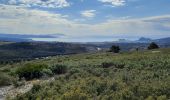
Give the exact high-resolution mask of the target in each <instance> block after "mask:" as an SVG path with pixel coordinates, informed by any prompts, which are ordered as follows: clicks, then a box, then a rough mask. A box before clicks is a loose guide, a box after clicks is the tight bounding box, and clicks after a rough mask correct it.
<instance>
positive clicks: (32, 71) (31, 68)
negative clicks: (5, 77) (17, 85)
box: [16, 63, 48, 80]
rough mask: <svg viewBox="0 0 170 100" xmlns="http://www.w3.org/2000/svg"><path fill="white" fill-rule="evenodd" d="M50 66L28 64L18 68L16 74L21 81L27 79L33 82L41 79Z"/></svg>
mask: <svg viewBox="0 0 170 100" xmlns="http://www.w3.org/2000/svg"><path fill="white" fill-rule="evenodd" d="M47 67H48V66H47V65H45V64H30V63H29V64H26V65H24V66H22V67H19V68H17V70H16V74H17V75H18V77H19V79H22V78H25V79H26V80H31V79H34V78H40V77H42V76H43V72H42V71H43V69H46V68H47Z"/></svg>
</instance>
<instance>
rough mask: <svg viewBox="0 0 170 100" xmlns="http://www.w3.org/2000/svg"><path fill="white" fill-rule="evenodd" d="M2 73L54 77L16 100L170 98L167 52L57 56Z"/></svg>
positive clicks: (13, 67)
mask: <svg viewBox="0 0 170 100" xmlns="http://www.w3.org/2000/svg"><path fill="white" fill-rule="evenodd" d="M26 63H29V64H26ZM38 66H41V67H38ZM32 68H33V69H32ZM35 68H36V69H37V68H38V69H39V70H35ZM33 70H34V71H33ZM32 71H33V72H35V71H37V72H36V73H42V74H33V72H32ZM1 72H2V73H4V74H6V73H11V72H12V73H13V74H12V75H13V76H15V74H18V75H17V76H19V77H20V78H22V77H24V78H25V79H26V80H32V79H37V78H41V77H44V75H45V76H46V77H47V76H48V77H52V76H54V80H53V81H51V82H49V83H44V84H40V83H34V86H33V88H32V89H31V90H30V91H29V92H28V93H26V94H23V95H21V94H20V95H18V96H17V97H16V98H15V100H41V99H43V100H50V99H53V100H93V99H95V100H145V99H146V100H155V99H156V100H168V99H170V91H169V90H170V49H159V50H153V51H141V52H124V53H121V54H113V53H107V52H103V53H86V54H77V55H70V56H67V55H66V56H56V57H49V58H46V59H40V60H33V61H29V62H22V63H20V64H13V65H6V66H3V67H1ZM30 72H31V73H32V74H30V75H31V76H29V73H30ZM9 75H10V74H9ZM25 75H26V76H25ZM32 75H33V76H32ZM37 75H38V76H37ZM8 77H10V76H8Z"/></svg>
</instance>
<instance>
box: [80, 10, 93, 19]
mask: <svg viewBox="0 0 170 100" xmlns="http://www.w3.org/2000/svg"><path fill="white" fill-rule="evenodd" d="M81 15H82V16H83V17H87V18H93V17H95V16H96V10H85V11H82V12H81Z"/></svg>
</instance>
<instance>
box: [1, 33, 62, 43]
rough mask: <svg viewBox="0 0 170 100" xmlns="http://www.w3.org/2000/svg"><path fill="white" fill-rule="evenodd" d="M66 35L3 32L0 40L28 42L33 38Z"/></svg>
mask: <svg viewBox="0 0 170 100" xmlns="http://www.w3.org/2000/svg"><path fill="white" fill-rule="evenodd" d="M60 36H64V35H63V34H48V35H30V34H24V35H22V34H3V33H0V41H10V42H28V41H33V40H32V39H31V38H57V37H60Z"/></svg>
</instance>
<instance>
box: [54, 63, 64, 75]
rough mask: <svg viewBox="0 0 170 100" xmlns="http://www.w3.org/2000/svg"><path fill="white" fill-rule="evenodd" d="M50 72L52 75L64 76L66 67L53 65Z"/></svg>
mask: <svg viewBox="0 0 170 100" xmlns="http://www.w3.org/2000/svg"><path fill="white" fill-rule="evenodd" d="M51 71H52V72H53V73H54V74H64V73H66V72H67V66H65V65H54V66H52V67H51Z"/></svg>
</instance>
